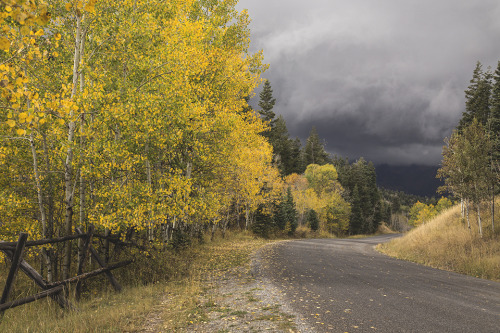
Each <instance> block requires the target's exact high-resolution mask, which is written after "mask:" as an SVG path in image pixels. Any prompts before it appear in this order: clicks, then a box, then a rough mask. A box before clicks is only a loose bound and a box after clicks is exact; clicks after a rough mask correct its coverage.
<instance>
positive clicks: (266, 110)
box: [259, 80, 276, 129]
mask: <svg viewBox="0 0 500 333" xmlns="http://www.w3.org/2000/svg"><path fill="white" fill-rule="evenodd" d="M259 97H260V101H259V107H260V108H261V109H260V110H259V113H260V115H261V116H262V120H263V121H264V122H266V123H267V124H269V126H271V129H272V128H273V127H274V125H275V123H276V119H275V117H276V114H275V113H274V112H273V108H274V104H276V99H275V98H273V89H272V88H271V83H270V82H269V80H266V81H265V82H264V88H263V89H262V91H261V92H260V94H259Z"/></svg>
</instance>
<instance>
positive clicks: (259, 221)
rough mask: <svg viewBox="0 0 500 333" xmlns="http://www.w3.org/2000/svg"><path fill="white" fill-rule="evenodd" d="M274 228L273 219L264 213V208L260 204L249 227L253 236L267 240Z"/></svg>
mask: <svg viewBox="0 0 500 333" xmlns="http://www.w3.org/2000/svg"><path fill="white" fill-rule="evenodd" d="M274 227H275V224H274V221H273V218H272V217H271V216H270V215H269V214H268V213H267V212H266V209H265V206H264V205H263V204H260V205H259V207H258V208H257V210H256V211H255V221H254V223H253V224H252V226H251V230H252V232H253V233H254V234H256V235H259V236H261V237H264V238H267V237H269V234H270V233H271V232H272V231H273V229H274Z"/></svg>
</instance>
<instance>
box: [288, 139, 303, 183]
mask: <svg viewBox="0 0 500 333" xmlns="http://www.w3.org/2000/svg"><path fill="white" fill-rule="evenodd" d="M301 146H302V144H301V142H300V139H299V138H295V140H292V139H289V147H290V148H289V149H290V150H289V152H290V157H289V163H290V164H289V165H288V167H287V169H286V170H285V175H289V174H292V173H297V174H301V173H304V170H305V169H304V168H303V167H302V166H303V163H302V155H301V153H300V148H301Z"/></svg>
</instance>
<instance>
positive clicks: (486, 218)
mask: <svg viewBox="0 0 500 333" xmlns="http://www.w3.org/2000/svg"><path fill="white" fill-rule="evenodd" d="M499 204H500V200H497V203H496V207H495V208H496V214H495V217H496V221H498V218H499V217H500V212H499V208H498V206H499ZM485 208H486V207H485ZM483 211H484V214H483V215H482V219H483V228H484V230H485V232H484V236H483V238H481V237H480V236H479V233H478V227H477V222H476V218H475V214H471V229H470V230H469V229H468V228H467V223H466V222H465V221H463V220H462V219H461V216H460V205H457V206H454V207H452V208H450V209H448V210H446V211H444V212H443V213H442V214H440V215H438V216H437V217H435V218H434V219H432V220H431V221H429V222H428V223H426V224H423V225H421V226H419V227H417V228H415V229H413V230H411V231H410V232H408V233H407V234H406V235H405V236H403V237H401V238H398V239H395V240H393V241H391V242H389V243H387V244H382V245H380V246H378V249H379V250H380V251H381V252H383V253H385V254H388V255H390V256H394V257H397V258H399V259H404V260H409V261H414V262H417V263H421V264H424V265H428V266H432V267H436V268H440V269H445V270H450V271H455V272H458V273H462V274H467V275H472V276H476V277H480V278H484V279H491V280H497V281H500V226H499V225H498V224H497V226H496V232H495V233H492V231H491V215H490V213H489V212H487V209H483Z"/></svg>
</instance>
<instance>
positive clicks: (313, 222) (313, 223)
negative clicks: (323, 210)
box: [307, 209, 319, 231]
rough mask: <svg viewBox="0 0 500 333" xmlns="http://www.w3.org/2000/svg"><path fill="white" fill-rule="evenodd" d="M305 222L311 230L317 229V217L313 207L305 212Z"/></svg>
mask: <svg viewBox="0 0 500 333" xmlns="http://www.w3.org/2000/svg"><path fill="white" fill-rule="evenodd" d="M307 224H308V225H309V228H311V230H313V231H316V230H318V229H319V219H318V213H316V211H315V210H314V209H310V210H309V211H308V212H307Z"/></svg>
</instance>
